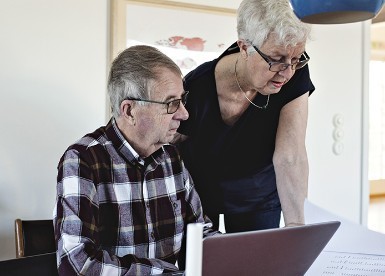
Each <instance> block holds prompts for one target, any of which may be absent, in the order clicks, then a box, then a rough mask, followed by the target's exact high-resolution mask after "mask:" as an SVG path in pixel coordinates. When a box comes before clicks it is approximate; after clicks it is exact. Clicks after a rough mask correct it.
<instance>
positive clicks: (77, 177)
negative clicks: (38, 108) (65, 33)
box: [54, 46, 204, 275]
mask: <svg viewBox="0 0 385 276" xmlns="http://www.w3.org/2000/svg"><path fill="white" fill-rule="evenodd" d="M181 75H182V74H181V71H180V69H179V68H178V66H177V65H176V64H175V63H174V62H173V61H172V60H171V59H170V58H168V57H167V56H166V55H164V54H162V53H161V52H159V51H158V50H157V49H155V48H153V47H149V46H134V47H130V48H128V49H126V50H125V51H123V52H122V53H121V54H120V55H119V56H118V57H117V58H116V59H115V60H114V62H113V63H112V67H111V71H110V74H109V80H108V94H109V98H110V103H111V109H112V114H113V117H112V119H111V120H110V121H109V123H108V124H107V125H106V126H104V127H101V128H99V129H97V130H96V131H94V132H93V133H90V134H87V135H85V136H84V137H83V138H81V139H80V140H79V141H78V142H76V143H75V144H73V145H71V146H70V147H69V148H68V149H67V150H66V151H65V153H64V155H63V156H62V158H61V160H60V162H59V165H58V176H57V204H56V208H55V210H54V227H55V238H56V243H57V261H58V269H59V274H60V275H79V274H80V275H133V274H134V275H135V274H136V275H149V274H160V273H163V272H170V271H175V270H178V268H177V267H176V266H175V263H176V261H177V258H178V254H179V251H180V249H181V245H182V240H183V238H184V235H185V230H186V226H187V224H188V223H195V222H204V218H203V215H202V208H201V202H200V199H199V197H198V194H197V193H196V191H195V189H194V187H193V183H192V180H191V177H190V175H189V173H188V171H187V170H186V168H185V167H184V164H183V162H182V160H181V159H180V156H179V153H178V151H177V149H176V148H175V147H174V146H172V145H169V144H168V143H169V142H170V141H171V140H172V139H173V137H174V134H175V133H176V130H177V129H178V127H179V124H180V122H181V121H182V120H186V119H187V118H188V116H189V115H188V112H187V110H186V109H185V107H184V104H185V102H186V97H187V93H188V92H187V91H184V89H183V82H182V76H181Z"/></svg>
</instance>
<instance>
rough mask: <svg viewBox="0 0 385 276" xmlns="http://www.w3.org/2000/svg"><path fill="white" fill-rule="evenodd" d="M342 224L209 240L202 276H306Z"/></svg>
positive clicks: (285, 229)
mask: <svg viewBox="0 0 385 276" xmlns="http://www.w3.org/2000/svg"><path fill="white" fill-rule="evenodd" d="M340 224H341V223H340V222H339V221H330V222H322V223H317V224H308V225H303V226H297V227H287V228H276V229H268V230H259V231H250V232H242V233H231V234H223V235H215V236H210V237H207V238H205V239H204V240H203V263H202V276H216V275H218V276H234V275H235V276H250V275H261V276H283V275H284V276H300V275H304V274H305V273H306V271H307V270H308V269H309V267H310V266H311V265H312V264H313V262H314V261H315V259H316V258H317V257H318V255H319V254H320V253H321V251H322V250H323V249H324V247H325V246H326V244H327V243H328V242H329V240H330V239H331V238H332V236H333V235H334V233H335V232H336V231H337V229H338V227H339V226H340Z"/></svg>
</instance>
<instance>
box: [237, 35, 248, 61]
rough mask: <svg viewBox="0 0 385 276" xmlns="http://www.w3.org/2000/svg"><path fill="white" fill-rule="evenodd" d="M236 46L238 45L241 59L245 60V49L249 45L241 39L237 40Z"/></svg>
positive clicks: (246, 56) (246, 52)
mask: <svg viewBox="0 0 385 276" xmlns="http://www.w3.org/2000/svg"><path fill="white" fill-rule="evenodd" d="M237 44H238V47H239V50H240V54H241V56H242V58H243V59H245V60H247V58H248V56H249V53H248V51H247V49H248V48H249V45H248V44H247V43H246V41H245V40H243V39H239V40H238V41H237Z"/></svg>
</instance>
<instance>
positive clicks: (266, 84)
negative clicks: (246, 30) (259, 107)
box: [243, 36, 305, 95]
mask: <svg viewBox="0 0 385 276" xmlns="http://www.w3.org/2000/svg"><path fill="white" fill-rule="evenodd" d="M243 50H245V51H247V56H248V58H247V60H246V72H245V77H246V79H247V82H246V83H248V84H249V86H250V87H248V90H249V89H254V90H256V91H258V92H260V93H261V94H264V95H269V94H275V93H278V92H279V91H280V90H281V88H282V86H283V85H284V84H285V83H287V82H288V81H289V80H290V79H291V77H292V76H293V75H294V73H295V70H293V69H292V67H291V66H288V67H287V68H286V69H285V70H283V71H280V72H272V71H270V70H269V67H270V66H269V64H268V62H267V61H266V60H265V59H264V58H263V57H262V56H261V55H260V54H259V53H258V52H257V51H256V50H255V49H254V48H253V46H251V45H249V46H248V47H247V46H246V45H243ZM259 51H260V52H261V53H262V54H264V56H265V58H266V59H268V60H269V61H271V62H281V63H286V64H293V63H295V62H297V61H299V58H300V57H301V55H302V54H303V52H304V51H305V43H302V44H298V45H297V46H295V47H290V46H288V47H283V46H277V45H275V40H274V38H273V37H272V36H270V37H269V38H268V39H267V40H266V42H265V43H264V44H263V45H262V46H261V47H260V48H259Z"/></svg>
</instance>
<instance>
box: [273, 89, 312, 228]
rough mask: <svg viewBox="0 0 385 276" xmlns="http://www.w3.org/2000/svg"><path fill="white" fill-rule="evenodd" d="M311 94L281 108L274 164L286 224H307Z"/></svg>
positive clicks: (306, 94)
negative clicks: (306, 144)
mask: <svg viewBox="0 0 385 276" xmlns="http://www.w3.org/2000/svg"><path fill="white" fill-rule="evenodd" d="M308 96H309V93H305V94H304V95H302V96H300V97H298V98H296V99H295V100H293V101H291V102H289V103H287V104H286V105H285V106H284V107H283V108H282V110H281V113H280V117H279V124H278V130H277V136H276V143H275V152H274V156H273V163H274V168H275V174H276V179H277V189H278V194H279V198H280V201H281V205H282V212H283V217H284V221H285V225H286V226H295V225H301V224H304V223H305V216H304V201H305V198H306V197H307V192H308V175H309V166H308V159H307V153H306V147H305V137H306V127H307V118H308Z"/></svg>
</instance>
